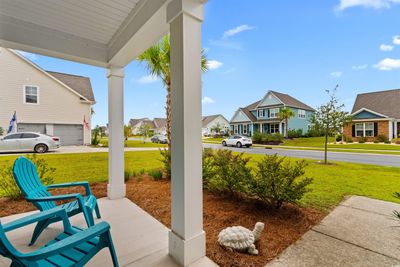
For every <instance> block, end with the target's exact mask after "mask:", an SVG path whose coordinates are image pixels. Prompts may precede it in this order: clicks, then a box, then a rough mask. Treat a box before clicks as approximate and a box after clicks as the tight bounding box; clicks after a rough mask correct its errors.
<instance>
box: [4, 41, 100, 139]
mask: <svg viewBox="0 0 400 267" xmlns="http://www.w3.org/2000/svg"><path fill="white" fill-rule="evenodd" d="M94 103H95V99H94V96H93V91H92V87H91V84H90V80H89V78H87V77H82V76H76V75H70V74H64V73H57V72H50V71H45V70H43V69H41V68H40V67H38V66H37V65H35V64H34V63H32V62H30V61H29V60H27V59H26V58H24V57H23V56H21V55H20V54H18V53H17V52H15V51H12V50H9V49H5V48H1V47H0V126H1V127H2V128H3V129H4V130H5V131H6V130H7V128H8V125H9V122H10V120H11V118H12V116H13V114H14V112H16V114H17V129H18V131H32V132H41V133H45V134H49V135H55V136H59V137H60V139H61V143H62V144H63V145H81V144H89V143H90V135H91V130H90V129H91V106H92V105H93V104H94ZM85 122H86V123H85Z"/></svg>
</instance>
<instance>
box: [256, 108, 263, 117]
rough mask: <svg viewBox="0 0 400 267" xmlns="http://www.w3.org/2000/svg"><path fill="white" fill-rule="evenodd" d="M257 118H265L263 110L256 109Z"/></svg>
mask: <svg viewBox="0 0 400 267" xmlns="http://www.w3.org/2000/svg"><path fill="white" fill-rule="evenodd" d="M260 111H261V114H262V116H260ZM257 116H258V117H259V118H264V117H265V111H264V110H263V109H258V110H257Z"/></svg>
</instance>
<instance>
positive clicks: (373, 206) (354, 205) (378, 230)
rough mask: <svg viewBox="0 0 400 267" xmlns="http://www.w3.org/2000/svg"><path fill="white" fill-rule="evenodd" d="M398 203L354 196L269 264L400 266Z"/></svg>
mask: <svg viewBox="0 0 400 267" xmlns="http://www.w3.org/2000/svg"><path fill="white" fill-rule="evenodd" d="M393 210H400V205H398V204H395V203H392V202H386V201H381V200H374V199H370V198H366V197H359V196H353V197H351V198H349V199H347V200H346V201H344V202H343V203H342V204H341V205H339V206H338V207H337V208H336V209H335V210H334V211H333V212H331V213H330V214H329V215H328V216H327V217H326V218H325V219H324V220H323V221H322V222H321V223H320V224H319V225H316V226H314V227H313V228H312V229H311V230H310V231H308V232H307V233H306V234H305V235H304V236H303V237H302V238H301V239H300V240H299V241H297V242H296V243H295V244H293V245H292V246H290V247H289V248H287V249H286V250H285V251H284V252H283V253H282V254H281V255H280V256H279V257H278V258H277V259H275V260H274V261H272V262H271V263H269V264H268V265H267V266H268V267H282V266H285V267H286V266H287V267H291V266H296V267H298V266H307V267H309V266H341V267H345V266H352V267H353V266H374V267H375V266H400V222H398V221H396V220H395V219H394V218H393V217H392V212H393Z"/></svg>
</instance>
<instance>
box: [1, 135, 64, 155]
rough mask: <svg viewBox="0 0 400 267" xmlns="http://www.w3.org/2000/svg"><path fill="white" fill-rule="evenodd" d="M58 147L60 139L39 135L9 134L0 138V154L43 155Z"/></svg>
mask: <svg viewBox="0 0 400 267" xmlns="http://www.w3.org/2000/svg"><path fill="white" fill-rule="evenodd" d="M59 147H60V138H58V137H54V136H49V135H45V134H39V133H30V132H29V133H28V132H23V133H11V134H8V135H6V136H4V137H0V152H19V151H34V152H36V153H45V152H47V151H49V150H54V149H57V148H59Z"/></svg>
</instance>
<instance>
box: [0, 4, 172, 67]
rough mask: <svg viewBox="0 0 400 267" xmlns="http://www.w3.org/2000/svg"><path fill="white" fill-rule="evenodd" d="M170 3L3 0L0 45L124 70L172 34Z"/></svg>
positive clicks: (0, 11) (0, 19)
mask: <svg viewBox="0 0 400 267" xmlns="http://www.w3.org/2000/svg"><path fill="white" fill-rule="evenodd" d="M169 1H170V0H0V46H5V47H9V48H15V49H20V50H24V51H28V52H33V53H39V54H44V55H48V56H54V57H60V58H64V59H68V60H74V61H79V62H83V63H88V64H93V65H99V66H107V65H110V64H115V65H120V66H123V65H126V64H127V63H129V61H131V60H132V59H133V58H134V57H135V56H137V54H138V53H141V52H142V51H143V50H144V49H145V48H147V47H148V46H150V45H151V44H152V43H153V42H155V41H156V40H158V39H159V38H160V37H161V36H162V35H163V34H166V33H167V32H168V25H167V21H166V14H165V13H166V5H167V3H168V2H169ZM128 51H129V55H128V54H126V53H127V52H128ZM120 53H124V54H120Z"/></svg>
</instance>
